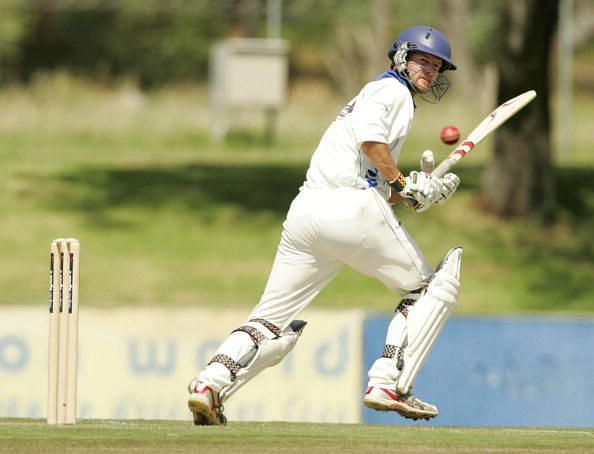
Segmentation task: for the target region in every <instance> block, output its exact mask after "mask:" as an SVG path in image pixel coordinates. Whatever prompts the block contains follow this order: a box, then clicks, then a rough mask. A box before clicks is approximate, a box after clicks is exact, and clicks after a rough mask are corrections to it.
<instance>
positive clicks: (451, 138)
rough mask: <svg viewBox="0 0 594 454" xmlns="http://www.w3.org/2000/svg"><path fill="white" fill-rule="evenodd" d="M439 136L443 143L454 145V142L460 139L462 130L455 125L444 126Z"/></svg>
mask: <svg viewBox="0 0 594 454" xmlns="http://www.w3.org/2000/svg"><path fill="white" fill-rule="evenodd" d="M439 138H440V139H441V141H442V142H443V143H447V144H448V145H452V144H453V143H456V142H458V140H460V130H459V129H458V128H456V127H455V126H444V127H443V128H441V132H440V133H439Z"/></svg>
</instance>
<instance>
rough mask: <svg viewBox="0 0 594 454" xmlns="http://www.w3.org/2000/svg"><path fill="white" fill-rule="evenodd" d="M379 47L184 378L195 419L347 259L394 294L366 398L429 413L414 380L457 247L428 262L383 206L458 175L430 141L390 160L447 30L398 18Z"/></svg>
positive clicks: (443, 186)
mask: <svg viewBox="0 0 594 454" xmlns="http://www.w3.org/2000/svg"><path fill="white" fill-rule="evenodd" d="M388 56H389V59H390V69H389V70H387V71H386V72H384V73H383V74H381V75H380V76H379V77H378V78H377V80H375V81H373V82H370V83H368V84H367V85H365V86H364V87H363V89H362V90H361V91H360V92H359V94H358V95H357V96H356V97H355V98H353V99H352V100H351V101H350V102H349V103H348V104H347V105H346V106H345V107H344V108H343V109H342V111H341V112H340V113H339V115H338V116H337V118H336V119H335V120H334V121H333V122H332V124H331V125H330V126H329V127H328V129H327V130H326V132H325V133H324V135H323V137H322V139H321V140H320V143H319V145H318V147H317V149H316V150H315V152H314V154H313V156H312V158H311V162H310V166H309V169H308V170H307V176H306V179H305V182H304V183H303V185H302V186H301V188H300V190H299V194H298V195H297V196H296V197H295V199H294V200H293V202H292V203H291V206H290V208H289V212H288V213H287V218H286V220H285V222H284V223H283V231H282V234H281V240H280V244H279V246H278V250H277V253H276V257H275V260H274V264H273V266H272V270H271V272H270V276H269V279H268V283H267V285H266V288H265V290H264V293H263V295H262V297H261V299H260V301H259V303H258V304H257V305H256V306H255V307H254V309H253V310H252V313H251V314H250V316H249V317H248V318H247V321H246V322H245V323H244V324H243V325H241V326H239V327H238V328H237V329H235V330H234V331H233V332H232V333H231V334H230V335H229V337H227V339H226V340H225V341H224V342H223V343H222V344H221V345H220V347H219V348H218V350H217V351H216V353H215V355H214V357H213V358H212V359H211V360H210V362H209V363H208V365H207V367H206V368H205V369H204V370H202V371H200V372H199V373H198V375H197V376H196V377H195V378H194V379H193V380H192V381H191V382H190V385H189V393H190V395H189V399H188V406H189V409H190V410H191V412H192V413H193V417H194V423H195V424H197V425H212V424H224V423H225V422H226V418H225V416H224V415H223V403H224V402H225V401H226V400H227V399H228V398H229V397H231V396H232V395H233V394H234V393H235V392H236V391H237V390H238V389H239V388H240V387H241V386H242V385H244V384H245V383H246V382H247V381H249V380H250V379H252V378H253V377H254V376H256V375H257V374H258V373H260V372H261V371H262V370H264V369H265V368H267V367H270V366H272V365H275V364H277V363H279V362H280V361H281V360H282V359H283V358H284V357H285V356H286V355H287V353H288V352H289V351H291V349H292V348H293V347H294V345H295V343H296V342H297V340H298V339H299V337H300V335H301V333H302V331H303V329H304V327H305V325H306V322H304V321H301V320H297V317H298V316H299V314H300V313H301V311H303V309H305V308H306V307H307V305H308V304H309V303H310V302H311V301H312V300H313V299H314V298H315V297H316V296H317V295H318V294H319V293H320V292H321V291H322V289H323V288H324V287H325V286H326V285H327V284H328V283H329V282H330V281H332V279H333V278H334V277H335V276H336V275H337V274H338V273H339V272H340V271H341V270H342V269H343V268H344V267H345V266H349V267H351V268H353V269H355V270H357V271H359V272H361V273H363V274H364V275H366V276H371V277H374V278H376V279H378V280H379V281H381V282H382V283H383V284H385V285H386V287H388V289H389V290H391V291H392V292H394V293H396V294H398V295H399V297H400V302H399V304H397V307H396V310H395V314H394V317H393V319H392V321H391V323H390V325H389V327H388V332H387V334H386V342H385V347H384V349H383V352H382V353H381V356H380V357H379V358H378V359H377V360H376V361H375V363H374V364H373V365H372V367H371V369H370V370H369V372H368V376H369V382H368V385H367V389H366V391H365V393H364V397H363V403H364V404H365V405H366V406H367V407H369V408H373V409H376V410H380V411H395V412H397V413H399V414H400V415H402V416H403V417H405V418H411V419H430V418H433V417H435V416H437V415H438V413H439V412H438V409H437V407H436V406H435V405H432V404H429V403H426V402H423V401H422V400H420V399H419V398H417V397H415V396H414V395H413V393H412V384H413V381H414V379H415V377H416V376H417V374H418V372H419V370H420V368H421V367H422V365H423V363H424V362H425V360H426V358H427V356H428V355H429V352H430V351H431V349H432V347H433V345H434V344H435V341H436V339H437V336H438V335H439V333H440V332H441V329H442V328H443V325H444V324H445V322H446V320H447V319H448V318H449V316H450V315H451V314H452V311H453V310H454V307H455V304H456V300H457V297H458V290H459V287H460V283H459V279H460V262H461V256H462V249H461V248H453V249H451V250H450V251H449V252H448V253H447V254H446V256H445V257H444V258H443V260H442V261H441V263H440V265H439V266H438V267H437V269H436V270H435V271H433V270H432V268H431V267H430V266H429V265H428V264H427V262H426V261H425V258H424V256H423V254H422V252H421V251H420V249H419V247H418V245H417V244H416V242H415V241H414V240H413V239H412V238H411V236H410V235H409V233H408V232H407V230H406V229H405V228H404V226H403V225H402V224H401V222H400V221H399V220H398V218H397V217H396V216H395V214H394V212H393V210H392V208H391V206H392V205H394V204H398V203H401V202H404V203H406V205H407V206H411V209H414V210H415V211H416V212H417V213H421V215H422V213H423V212H425V211H427V210H428V209H429V208H431V207H432V206H433V205H441V204H443V203H445V202H446V201H447V200H448V199H449V198H450V197H452V195H453V194H454V192H455V191H456V189H457V187H458V185H459V183H460V179H459V178H458V177H457V176H456V175H454V174H453V173H448V174H446V175H444V176H443V178H438V177H435V176H432V175H431V174H430V173H429V172H430V171H431V169H432V165H433V162H432V161H433V156H432V153H430V155H429V156H427V153H424V156H423V157H424V159H423V160H422V168H421V171H412V172H410V174H408V175H404V174H403V173H402V172H401V170H400V169H399V167H398V159H399V156H400V152H401V150H402V146H403V144H404V141H405V139H406V137H407V135H408V132H409V130H410V128H411V125H412V119H413V116H414V112H415V107H416V106H415V101H416V100H417V99H418V98H422V99H424V100H426V101H429V102H432V103H435V102H437V101H439V100H440V99H441V98H442V96H443V95H444V94H445V92H446V91H447V89H448V87H449V81H448V80H447V78H446V77H445V72H446V71H451V70H455V69H456V66H455V65H454V63H453V62H452V58H451V49H450V45H449V42H448V40H447V39H446V37H445V36H444V35H443V34H442V33H440V32H439V31H438V30H436V29H435V28H432V27H428V26H414V27H411V28H408V29H406V30H404V31H403V32H402V33H401V34H400V35H399V36H398V37H397V38H396V41H395V42H394V43H393V44H392V46H391V48H390V50H389V52H388ZM322 329H323V327H322Z"/></svg>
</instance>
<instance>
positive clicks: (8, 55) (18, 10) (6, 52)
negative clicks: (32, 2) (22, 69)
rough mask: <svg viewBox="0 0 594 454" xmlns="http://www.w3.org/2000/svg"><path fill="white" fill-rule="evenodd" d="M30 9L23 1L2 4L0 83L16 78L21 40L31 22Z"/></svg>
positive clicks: (0, 5)
mask: <svg viewBox="0 0 594 454" xmlns="http://www.w3.org/2000/svg"><path fill="white" fill-rule="evenodd" d="M29 17H30V14H29V9H28V8H27V5H26V4H25V2H23V1H22V0H2V2H1V4H0V81H2V82H5V81H6V80H7V79H12V78H14V77H15V72H16V68H17V66H18V63H19V58H20V48H19V47H20V40H21V39H22V36H23V35H24V33H25V31H26V29H27V26H28V22H29Z"/></svg>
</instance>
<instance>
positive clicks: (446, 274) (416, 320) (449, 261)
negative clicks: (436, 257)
mask: <svg viewBox="0 0 594 454" xmlns="http://www.w3.org/2000/svg"><path fill="white" fill-rule="evenodd" d="M461 261H462V248H460V247H456V248H453V249H451V250H450V251H449V252H448V253H447V254H446V256H445V257H444V259H443V260H442V262H441V263H440V265H439V266H438V268H437V270H436V272H435V274H434V275H433V277H432V278H431V281H430V282H429V285H428V286H427V288H426V290H425V293H424V294H423V295H422V296H421V297H420V298H419V299H418V301H417V302H416V303H415V304H414V305H413V306H411V307H410V308H409V309H408V315H407V317H406V331H407V345H406V348H405V349H404V359H403V360H404V364H403V367H402V373H401V374H400V376H399V377H398V380H397V383H396V388H397V389H398V391H400V392H402V393H407V392H408V391H409V389H410V386H411V385H412V382H413V380H414V378H415V377H416V375H417V373H418V371H419V370H420V368H421V367H422V365H423V363H424V362H425V360H426V359H427V357H428V356H429V353H430V352H431V349H432V348H433V345H434V344H435V340H436V339H437V336H438V335H439V333H440V332H441V330H442V328H443V326H444V325H445V322H446V321H447V320H448V318H449V317H450V315H451V314H452V313H453V311H454V307H455V304H456V300H457V298H458V291H459V289H460V264H461Z"/></svg>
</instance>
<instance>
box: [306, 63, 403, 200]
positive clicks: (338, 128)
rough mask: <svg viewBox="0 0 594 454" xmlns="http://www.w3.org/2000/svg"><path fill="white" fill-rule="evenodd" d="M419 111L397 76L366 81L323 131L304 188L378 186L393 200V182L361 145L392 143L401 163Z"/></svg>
mask: <svg viewBox="0 0 594 454" xmlns="http://www.w3.org/2000/svg"><path fill="white" fill-rule="evenodd" d="M388 73H389V72H388ZM388 73H385V74H388ZM413 114H414V103H413V99H412V96H411V94H410V92H409V91H408V88H407V87H406V86H405V85H404V83H403V82H401V81H400V80H398V79H397V78H395V77H393V76H392V77H385V78H382V79H379V80H375V81H373V82H370V83H368V84H367V85H365V86H364V87H363V89H362V90H361V91H360V92H359V94H358V95H357V96H356V97H355V98H353V99H352V100H351V101H350V102H349V103H348V104H347V105H346V106H345V107H344V108H343V109H342V111H341V112H340V114H339V115H338V117H337V118H336V120H334V121H333V122H332V124H331V125H330V126H329V127H328V129H327V130H326V132H325V133H324V135H323V136H322V139H321V140H320V143H319V145H318V147H317V148H316V151H315V152H314V154H313V156H312V158H311V162H310V166H309V169H308V170H307V177H306V180H305V183H304V184H303V188H307V189H312V188H340V187H353V188H360V189H366V188H370V187H376V188H377V189H378V190H379V191H380V193H382V195H383V196H384V197H385V198H386V199H388V198H389V196H390V190H389V186H388V184H387V182H386V181H385V179H384V178H383V176H382V175H381V174H380V173H379V171H378V170H377V169H376V168H375V167H374V166H373V164H371V162H369V160H368V159H367V157H366V156H365V153H363V151H362V150H361V145H362V144H363V142H370V141H372V142H381V143H385V144H388V145H389V147H390V150H391V153H392V157H393V158H394V161H396V162H398V157H399V155H400V150H401V149H402V145H403V144H404V141H405V139H406V136H407V134H408V131H409V130H410V127H411V125H412V119H413Z"/></svg>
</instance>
